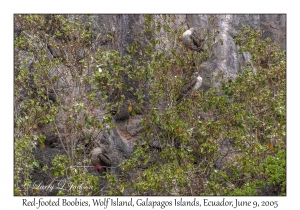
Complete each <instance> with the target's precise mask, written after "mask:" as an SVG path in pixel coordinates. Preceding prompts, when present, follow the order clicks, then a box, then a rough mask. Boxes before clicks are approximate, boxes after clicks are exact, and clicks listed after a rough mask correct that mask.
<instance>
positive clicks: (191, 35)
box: [182, 28, 203, 52]
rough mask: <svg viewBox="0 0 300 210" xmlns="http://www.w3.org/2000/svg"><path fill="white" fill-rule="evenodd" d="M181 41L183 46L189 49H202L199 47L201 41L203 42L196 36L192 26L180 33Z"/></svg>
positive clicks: (198, 50)
mask: <svg viewBox="0 0 300 210" xmlns="http://www.w3.org/2000/svg"><path fill="white" fill-rule="evenodd" d="M182 41H183V44H184V45H185V47H186V48H187V49H189V50H194V51H197V52H201V51H203V49H202V48H201V42H203V40H199V39H198V38H197V37H196V31H195V29H194V28H190V29H189V30H187V31H185V32H184V33H183V34H182Z"/></svg>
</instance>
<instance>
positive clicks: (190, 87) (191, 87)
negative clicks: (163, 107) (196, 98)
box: [176, 72, 202, 105]
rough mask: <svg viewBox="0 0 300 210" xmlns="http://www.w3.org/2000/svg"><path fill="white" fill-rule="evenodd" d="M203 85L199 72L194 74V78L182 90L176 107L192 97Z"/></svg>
mask: <svg viewBox="0 0 300 210" xmlns="http://www.w3.org/2000/svg"><path fill="white" fill-rule="evenodd" d="M201 85H202V78H201V77H200V76H199V73H198V72H195V73H194V78H193V79H191V80H190V81H188V82H187V83H185V84H184V85H183V86H182V87H181V89H180V93H179V96H178V98H177V99H176V102H177V103H176V105H177V104H179V102H180V101H181V100H182V99H183V98H184V97H185V96H187V95H190V94H191V93H192V92H193V91H196V90H198V89H199V88H200V87H201Z"/></svg>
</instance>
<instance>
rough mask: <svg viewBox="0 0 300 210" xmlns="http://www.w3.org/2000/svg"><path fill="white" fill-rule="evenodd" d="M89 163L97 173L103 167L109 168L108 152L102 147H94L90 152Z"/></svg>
mask: <svg viewBox="0 0 300 210" xmlns="http://www.w3.org/2000/svg"><path fill="white" fill-rule="evenodd" d="M91 162H92V164H93V165H94V166H95V169H96V170H97V171H100V170H101V169H103V168H105V167H110V166H111V161H110V158H109V157H108V152H107V150H106V148H105V147H104V146H103V147H96V148H95V149H93V150H92V152H91Z"/></svg>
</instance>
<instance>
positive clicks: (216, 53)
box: [15, 14, 286, 167]
mask: <svg viewBox="0 0 300 210" xmlns="http://www.w3.org/2000/svg"><path fill="white" fill-rule="evenodd" d="M155 17H157V18H158V17H159V15H155ZM175 17H176V21H175V23H173V24H172V25H171V27H173V28H176V27H178V26H179V25H180V24H182V25H183V26H184V27H185V28H186V29H188V28H191V27H193V28H195V29H196V31H197V32H198V33H199V34H200V35H201V34H204V33H206V32H207V31H206V30H208V31H209V30H213V28H211V25H210V24H209V21H211V17H212V15H196V14H193V15H175ZM73 18H74V15H69V16H68V21H73ZM81 20H82V21H83V22H84V21H91V23H92V24H91V27H92V31H93V37H94V38H93V44H92V46H93V47H92V50H93V51H97V50H98V49H99V48H106V49H108V50H112V49H114V50H117V51H119V53H120V54H121V55H122V56H125V55H126V54H127V51H126V47H127V46H129V45H131V44H132V43H133V42H134V41H135V39H136V36H134V35H135V34H136V32H137V31H136V30H142V29H143V23H144V21H145V20H144V15H125V14H124V15H91V16H89V17H86V16H83V17H82V18H81ZM213 21H215V26H216V27H217V28H218V30H219V34H217V35H216V39H218V40H222V43H223V44H222V45H215V46H213V47H212V49H211V51H212V53H213V56H212V57H211V58H209V59H208V60H206V61H205V62H203V63H202V64H201V65H200V66H199V68H200V69H201V71H202V72H201V74H202V77H203V81H204V85H203V88H204V89H208V88H209V84H206V82H205V81H206V80H207V78H208V77H210V76H211V75H210V74H211V72H210V70H213V74H214V75H215V74H217V73H219V72H222V73H223V74H224V75H225V76H226V77H232V78H234V77H235V76H236V75H237V74H238V71H239V69H240V68H241V66H242V65H243V64H244V63H245V62H248V61H249V60H250V55H249V54H247V53H244V54H239V53H238V47H237V46H236V45H235V44H234V41H233V38H234V37H235V35H236V34H237V33H238V31H239V28H240V27H242V26H245V25H249V26H251V27H252V28H254V29H260V30H262V31H263V32H264V33H263V36H264V37H270V38H271V39H273V40H274V41H275V42H276V43H278V44H280V46H281V47H282V49H285V47H286V43H285V39H286V31H285V30H286V15H275V14H274V15H215V19H214V20H213ZM176 24H178V25H176ZM23 30H26V29H24V28H22V27H21V26H20V25H19V23H18V22H16V23H15V36H18V35H19V34H20V33H21V32H22V31H23ZM110 37H113V39H111V38H110ZM112 40H114V41H112ZM139 41H140V43H145V42H146V38H144V37H139ZM51 49H52V50H51ZM18 53H19V54H21V57H23V58H24V65H25V66H26V65H27V68H29V69H30V68H32V66H31V63H32V59H33V58H32V56H31V55H28V53H26V52H25V51H19V52H18ZM49 53H50V54H51V55H52V57H51V55H50V56H49V59H52V58H53V57H60V54H61V53H64V52H58V51H55V48H53V47H52V48H51V46H50V47H49ZM78 56H79V57H80V53H79V54H78ZM25 60H26V62H27V63H26V62H25ZM131 62H132V64H133V65H134V63H135V60H132V61H131ZM62 69H63V68H62ZM30 70H31V69H30ZM31 71H32V70H31ZM54 71H56V70H54ZM57 72H59V70H57ZM57 74H59V73H57ZM122 78H123V82H124V83H125V84H126V85H127V86H128V87H132V88H134V89H135V88H137V84H136V83H135V82H134V81H132V80H131V79H130V78H128V76H127V75H126V74H124V75H122ZM123 94H124V95H125V97H126V98H129V99H132V100H136V96H135V95H133V94H132V93H131V92H129V91H125V92H124V93H123ZM108 100H111V101H115V102H117V101H118V100H120V98H118V97H115V95H114V93H113V92H112V94H111V95H110V96H109V99H108ZM67 101H68V100H67V98H66V100H65V102H67ZM127 107H128V104H123V105H122V107H121V108H120V110H119V112H118V113H116V115H115V121H114V123H115V125H116V128H114V129H113V130H112V132H106V131H101V132H99V131H97V132H94V133H90V135H91V136H94V137H95V138H96V139H97V141H98V143H97V145H98V146H99V147H101V145H103V144H104V145H105V146H106V148H107V150H108V151H109V152H108V153H109V154H108V156H109V158H110V160H111V161H112V166H113V167H118V165H119V164H120V163H121V162H122V160H124V159H125V158H128V157H129V156H130V155H131V154H132V152H133V149H134V145H135V141H136V139H138V138H139V136H140V134H141V132H142V131H143V128H142V127H141V126H140V122H141V120H142V116H141V115H137V116H135V117H132V116H130V114H129V112H128V109H127ZM133 109H134V107H133ZM101 112H103V110H98V111H97V112H95V115H100V114H101ZM58 118H63V116H60V117H58ZM61 126H63V125H61ZM50 130H51V128H48V129H45V128H44V130H43V132H45V133H46V136H47V138H48V139H50V138H51V139H53V138H54V137H53V136H52V135H51V134H50ZM61 130H64V128H61ZM51 142H59V141H58V140H57V139H56V140H54V141H51ZM46 146H50V144H49V145H46ZM53 151H54V150H53ZM43 152H45V153H46V152H47V153H49V151H48V150H42V149H38V150H37V151H36V154H38V155H37V156H38V158H39V160H40V161H41V162H42V163H43V162H44V164H46V165H49V164H50V163H49V161H48V160H47V161H45V160H44V159H45V158H43ZM54 152H57V150H55V151H54ZM57 153H58V154H59V153H61V151H59V152H57ZM45 155H47V154H45Z"/></svg>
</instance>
